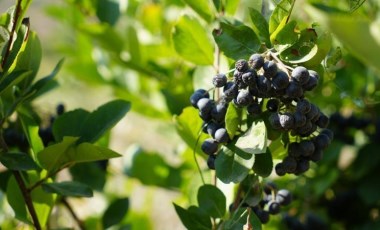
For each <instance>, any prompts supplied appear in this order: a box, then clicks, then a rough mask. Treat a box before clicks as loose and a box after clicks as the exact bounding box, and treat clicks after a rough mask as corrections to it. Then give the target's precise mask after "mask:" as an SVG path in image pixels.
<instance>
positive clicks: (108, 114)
mask: <svg viewBox="0 0 380 230" xmlns="http://www.w3.org/2000/svg"><path fill="white" fill-rule="evenodd" d="M130 108H131V103H130V102H128V101H124V100H120V99H117V100H113V101H110V102H107V103H106V104H104V105H101V106H100V107H98V108H97V109H96V110H95V111H93V112H92V113H91V114H89V115H88V117H87V118H86V120H84V121H83V125H82V130H81V135H80V138H79V140H78V141H77V144H80V143H83V142H89V143H94V142H95V141H97V140H98V139H99V138H100V137H101V136H102V135H103V134H104V133H105V132H107V131H108V130H109V129H111V128H112V127H113V126H115V125H116V123H117V122H119V120H120V119H122V118H123V117H124V116H125V114H126V113H127V112H128V111H129V110H130Z"/></svg>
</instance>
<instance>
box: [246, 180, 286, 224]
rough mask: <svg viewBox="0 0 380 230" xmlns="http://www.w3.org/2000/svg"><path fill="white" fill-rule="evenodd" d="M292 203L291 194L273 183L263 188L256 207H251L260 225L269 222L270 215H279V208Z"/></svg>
mask: <svg viewBox="0 0 380 230" xmlns="http://www.w3.org/2000/svg"><path fill="white" fill-rule="evenodd" d="M291 201H292V194H291V193H290V192H289V190H286V189H280V190H277V187H276V186H275V185H274V184H273V183H268V184H266V185H265V186H264V195H263V198H262V200H261V201H260V202H259V204H258V205H256V206H254V207H252V210H253V211H254V212H255V214H256V215H257V217H258V218H259V219H260V221H261V223H263V224H265V223H268V222H269V219H270V215H276V214H279V213H280V211H281V207H283V206H287V205H289V204H290V203H291Z"/></svg>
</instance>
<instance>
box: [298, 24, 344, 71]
mask: <svg viewBox="0 0 380 230" xmlns="http://www.w3.org/2000/svg"><path fill="white" fill-rule="evenodd" d="M313 29H315V31H316V32H317V35H318V38H317V42H316V44H317V48H318V50H317V53H316V54H315V55H314V57H313V58H311V59H310V60H308V61H307V62H305V63H303V65H304V66H305V67H307V68H311V67H315V66H318V65H319V64H321V62H322V61H323V60H324V59H325V58H326V56H327V54H328V53H329V52H330V49H331V46H332V38H331V34H330V32H328V31H322V30H320V29H319V28H318V27H317V28H313ZM338 48H339V47H338ZM335 60H336V59H335ZM330 61H331V60H330ZM335 64H336V62H335V63H334V65H335ZM330 66H331V65H330Z"/></svg>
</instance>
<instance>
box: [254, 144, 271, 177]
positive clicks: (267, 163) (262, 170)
mask: <svg viewBox="0 0 380 230" xmlns="http://www.w3.org/2000/svg"><path fill="white" fill-rule="evenodd" d="M252 169H253V171H254V172H255V173H256V174H257V175H259V176H261V177H268V176H269V175H270V174H271V173H272V169H273V159H272V154H271V152H270V150H269V148H267V150H266V152H265V153H264V154H257V155H256V157H255V163H254V164H253V167H252Z"/></svg>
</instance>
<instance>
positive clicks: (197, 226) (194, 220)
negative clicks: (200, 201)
mask: <svg viewBox="0 0 380 230" xmlns="http://www.w3.org/2000/svg"><path fill="white" fill-rule="evenodd" d="M173 205H174V208H175V211H176V213H177V215H178V216H179V218H180V219H181V222H182V224H183V225H184V226H185V227H186V228H187V229H189V230H209V229H211V227H212V224H211V218H210V216H208V215H207V213H204V212H203V211H202V210H200V209H199V208H198V207H195V206H190V207H189V208H188V209H184V208H182V207H180V206H178V205H176V204H174V203H173Z"/></svg>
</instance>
